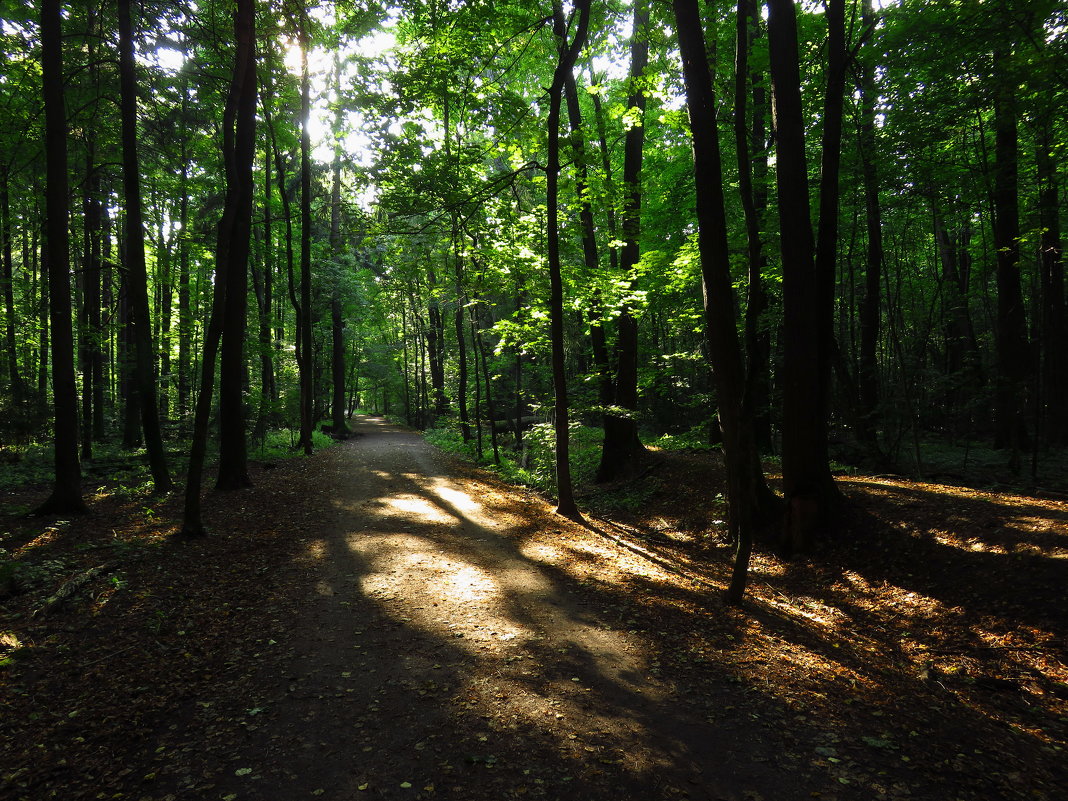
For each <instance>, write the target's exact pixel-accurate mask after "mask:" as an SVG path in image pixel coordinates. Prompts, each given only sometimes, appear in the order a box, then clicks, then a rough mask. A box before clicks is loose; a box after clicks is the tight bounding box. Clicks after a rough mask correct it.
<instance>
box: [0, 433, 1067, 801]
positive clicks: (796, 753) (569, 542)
mask: <svg viewBox="0 0 1068 801" xmlns="http://www.w3.org/2000/svg"><path fill="white" fill-rule="evenodd" d="M658 458H661V459H662V460H663V461H662V462H661V463H659V466H658V467H656V469H655V470H654V471H653V472H651V473H650V474H649V477H647V478H646V479H644V480H643V492H644V495H643V497H644V498H646V501H645V502H644V503H643V505H642V508H641V509H640V510H638V511H636V512H632V513H630V514H629V515H627V514H621V513H618V512H614V513H605V514H603V515H592V516H591V520H592V522H591V524H590V525H589V526H588V527H581V526H576V525H573V524H571V523H569V522H567V521H564V520H561V519H560V518H559V516H557V515H554V514H553V513H552V507H551V506H550V505H549V504H548V503H546V502H545V501H544V500H542V499H539V498H537V497H535V496H533V495H531V494H529V493H526V492H523V491H519V490H516V489H514V488H510V487H507V486H505V485H503V484H501V483H500V482H498V481H496V480H495V479H493V478H492V477H489V476H487V475H485V474H483V473H481V472H479V471H477V470H473V469H471V468H469V467H466V466H464V465H461V464H456V463H452V462H449V461H448V460H446V459H443V458H442V457H440V456H438V455H435V454H434V452H433V451H431V450H430V449H429V448H427V446H426V445H425V444H423V443H422V441H421V440H419V439H418V437H416V436H415V435H414V434H411V433H406V432H403V431H401V430H399V429H395V428H390V427H388V426H385V425H382V424H380V423H364V424H362V428H361V436H360V437H358V438H357V439H355V440H353V441H351V442H349V443H346V444H345V445H342V446H339V447H337V448H333V449H330V450H328V451H325V452H323V453H321V454H318V455H317V456H316V457H314V458H313V459H311V460H293V461H292V462H290V463H287V464H284V465H282V466H279V467H278V468H277V469H273V470H272V471H270V472H269V473H267V472H263V473H260V474H257V476H256V480H257V482H258V487H257V489H256V490H255V491H254V492H255V493H258V495H256V496H253V495H252V494H247V495H241V496H233V495H227V496H221V495H215V494H210V493H209V494H208V495H206V496H205V497H206V502H207V505H208V512H209V515H210V517H211V525H212V527H213V530H214V531H215V532H216V534H215V535H214V536H213V537H210V538H208V539H206V540H203V541H197V542H195V543H185V544H176V543H170V542H167V541H166V540H165V539H164V538H163V536H162V533H161V532H165V531H168V530H173V528H174V526H175V522H174V519H173V515H171V516H168V515H170V513H169V512H168V510H167V508H166V507H163V506H160V507H155V508H148V507H147V505H146V504H143V503H134V504H132V505H131V506H130V508H129V513H128V519H127V520H126V522H125V523H123V524H121V525H120V524H117V523H109V525H108V527H107V528H106V529H104V530H102V531H100V533H99V535H98V536H96V538H95V539H94V538H93V537H88V538H87V537H86V535H85V533H84V532H83V531H79V533H78V537H77V538H76V539H73V538H71V537H68V535H69V534H70V533H71V532H70V531H68V530H67V529H64V530H62V531H50V530H49V528H48V526H46V525H42V526H39V527H37V528H35V529H33V530H29V529H27V531H26V533H25V535H24V536H23V537H22V539H21V540H20V542H19V543H17V544H16V547H22V548H23V549H24V551H23V552H25V553H29V554H31V555H33V556H34V557H38V556H40V557H46V556H48V555H49V554H53V555H54V554H57V553H58V554H60V558H52V557H48V558H47V559H44V558H42V561H40V562H39V564H40V565H41V568H42V570H44V569H51V568H50V565H52V564H53V563H54V564H57V565H59V564H60V563H62V566H66V569H68V570H69V569H71V568H70V565H72V564H74V562H75V560H80V561H79V562H78V564H80V565H81V566H82V568H91V567H94V566H98V565H101V564H103V565H105V566H106V569H107V570H109V571H111V572H109V573H103V574H100V577H99V579H97V580H94V583H92V585H91V595H90V597H89V599H88V601H87V602H86V603H85V604H84V606H83V607H82V608H83V609H84V612H85V614H84V616H82V617H72V618H71V619H67V618H65V617H63V616H57V617H56V618H55V619H54V622H53V620H52V619H50V618H49V617H47V616H37V617H33V616H32V614H31V613H32V612H33V608H32V607H27V608H26V609H24V610H23V611H22V614H23V617H22V618H21V619H19V620H18V621H15V622H7V623H5V626H6V628H5V629H4V630H3V631H2V632H0V635H3V637H2V638H0V649H6V650H5V653H6V651H10V650H16V649H17V650H18V651H20V652H24V653H28V654H30V656H29V657H27V658H26V661H25V662H20V665H24V667H20V668H19V671H18V672H16V673H12V674H9V675H8V676H4V675H3V674H0V680H5V681H9V682H10V683H11V686H12V687H15V688H17V689H19V688H21V690H22V692H24V693H25V694H21V693H20V692H13V693H11V694H9V695H8V696H5V700H4V703H5V705H6V706H5V708H4V709H3V710H2V711H3V713H4V715H5V717H4V720H5V721H14V723H10V724H8V725H9V728H10V733H11V734H12V735H13V737H12V738H9V739H8V740H6V741H5V742H6V744H5V745H4V746H0V747H3V748H6V749H7V751H6V753H7V754H8V755H9V761H10V762H11V763H12V764H14V765H15V766H16V767H15V771H14V773H13V775H14V776H15V778H14V779H12V781H13V782H14V783H15V784H16V785H17V786H20V787H22V786H25V787H27V788H29V789H28V790H26V791H25V792H26V793H28V795H27V797H29V798H34V799H35V798H36V797H43V796H42V795H41V793H38V792H37V790H40V789H41V788H42V787H44V786H46V785H48V786H52V785H54V784H55V782H56V781H57V779H56V777H57V776H63V777H65V778H64V779H63V782H65V783H66V786H68V787H74V788H83V789H85V792H81V791H80V790H77V791H74V792H71V793H68V797H71V798H79V797H86V798H88V797H95V795H96V794H97V793H99V792H100V791H101V790H100V787H102V786H105V785H106V786H107V787H108V790H109V791H114V792H125V793H127V795H130V797H136V798H138V799H141V798H150V799H152V801H161V800H162V799H164V798H167V797H168V795H171V796H173V798H174V799H175V801H185V799H189V800H190V801H194V800H195V801H200V799H202V798H226V797H228V796H231V795H232V796H233V797H235V798H236V799H241V801H276V799H278V798H280V797H285V798H302V797H322V798H325V799H337V801H349V800H350V799H352V798H359V797H363V796H364V794H366V797H368V798H371V797H376V794H377V796H378V797H383V798H390V797H401V795H403V797H411V798H413V799H422V800H424V801H431V800H432V799H434V798H439V797H456V798H464V799H472V800H474V801H489V800H490V799H493V801H499V799H523V801H525V799H527V798H531V799H534V798H537V799H549V798H573V797H582V798H584V799H599V800H600V799H603V801H618V799H619V798H643V799H644V798H650V799H681V798H686V797H690V798H705V799H717V800H718V799H720V798H725V799H731V801H745V800H746V799H753V798H757V797H764V798H767V799H770V798H776V799H783V801H799V799H808V798H816V797H818V798H823V799H832V798H833V799H838V801H852V800H853V799H857V801H860V800H861V799H863V800H864V801H868V799H878V800H880V801H881V800H882V799H887V800H888V801H894V800H895V799H919V798H923V799H928V798H930V799H935V798H937V799H942V798H952V799H960V800H961V801H987V799H991V798H998V799H1011V800H1012V801H1022V799H1025V798H1026V799H1028V801H1032V800H1033V799H1039V800H1041V799H1046V800H1047V801H1053V799H1059V798H1060V797H1062V795H1063V793H1061V792H1059V790H1060V789H1061V788H1062V787H1063V775H1064V774H1063V756H1064V752H1063V750H1059V749H1063V748H1064V747H1065V745H1066V743H1068V726H1066V721H1068V667H1066V665H1065V658H1066V657H1065V649H1064V643H1065V636H1066V634H1068V632H1066V631H1065V621H1064V617H1063V597H1064V595H1063V592H1064V587H1065V586H1068V575H1066V572H1065V571H1066V567H1068V564H1066V561H1065V559H1064V558H1062V557H1063V555H1064V554H1065V545H1066V543H1068V524H1066V521H1068V505H1065V504H1063V503H1060V502H1056V501H1048V500H1039V499H1032V498H1021V497H1019V496H1011V495H1005V494H997V493H982V492H978V491H965V490H960V489H958V488H941V487H938V486H935V485H924V484H918V483H914V482H908V481H904V480H896V479H894V480H889V479H873V480H870V481H868V480H864V479H860V478H850V479H848V480H844V481H843V482H842V483H843V486H844V487H845V491H846V494H847V496H848V497H849V499H850V503H849V505H848V507H847V510H846V519H845V520H844V522H843V527H842V536H841V537H840V538H839V539H838V540H837V541H835V540H832V541H830V542H828V544H827V545H826V546H825V547H824V548H823V549H822V550H821V551H820V552H819V553H817V554H816V555H814V556H813V557H811V558H806V559H799V560H796V561H794V562H785V561H782V560H780V559H778V558H777V557H775V556H774V555H772V554H770V553H768V552H766V551H763V550H758V552H757V553H756V554H755V555H754V560H753V565H752V567H753V569H752V575H751V583H750V594H749V596H748V598H747V601H746V604H745V606H744V607H743V608H741V609H736V608H732V607H727V606H724V605H723V603H722V602H721V600H720V597H721V593H722V589H723V587H724V586H725V583H726V581H727V580H728V578H729V573H730V560H731V556H732V551H731V548H730V547H729V546H727V544H726V543H724V542H723V541H722V538H721V534H722V527H721V526H720V525H719V521H721V520H722V515H723V511H722V508H721V507H717V505H716V504H712V503H708V502H707V500H706V496H707V494H708V492H709V488H710V487H716V486H720V485H721V477H720V474H719V473H718V472H717V471H719V470H721V467H720V466H719V465H718V463H717V462H716V460H712V459H708V460H706V461H703V462H702V461H699V460H698V459H697V457H695V456H692V455H681V456H679V457H678V458H677V460H676V459H675V457H673V456H669V455H661V456H660V457H658ZM673 460H674V461H673ZM943 490H944V491H943ZM254 497H255V498H256V500H255V501H253V500H252V499H253V498H254ZM111 517H112V518H115V519H118V518H117V515H115V514H112V515H111ZM49 525H50V524H49ZM29 543H32V545H31V546H29V547H30V550H29V551H26V550H25V548H26V547H27V544H29ZM976 544H979V545H981V546H982V547H981V548H977V547H975V545H976ZM74 545H77V546H78V547H77V548H75V547H73V546H74ZM60 548H66V550H65V551H59V550H57V549H60ZM997 548H1004V549H1005V552H1004V553H1001V552H998V551H997V550H996V549H997ZM75 622H76V623H77V625H73V623H75ZM8 633H10V636H7V635H8ZM0 657H3V653H0ZM157 676H158V677H164V676H165V677H166V681H165V682H160V681H156V678H155V677H157ZM75 677H76V678H75ZM142 686H144V687H146V688H148V689H147V690H146V691H139V690H137V689H136V688H139V687H142ZM31 689H32V692H31V691H30V690H31ZM54 699H63V700H62V701H58V700H57V701H55V703H52V701H53V700H54ZM53 707H54V709H55V710H57V711H56V713H55V714H52V713H51V712H50V711H49V710H50V709H52V708H53ZM31 711H32V712H36V713H37V714H38V715H39V717H38V718H36V719H31V717H30V713H31ZM69 712H76V714H75V716H74V717H68V713H69ZM77 738H81V740H82V741H78V739H77ZM19 743H24V744H25V747H23V746H20V745H19ZM35 743H41V744H42V745H43V746H44V748H43V749H41V748H37V747H36V746H34V745H33V744H35ZM31 746H32V747H31ZM61 759H62V760H63V764H62V765H60V763H59V760H61ZM116 761H122V762H123V763H125V764H130V765H137V766H138V773H137V782H139V783H140V784H138V786H136V787H132V785H129V784H122V781H123V780H122V779H121V778H120V779H115V778H114V771H113V770H112V766H113V765H114V764H115V763H116ZM43 766H51V767H49V768H48V769H47V770H46V769H45V767H43ZM238 771H240V772H238ZM148 774H152V775H153V776H154V777H155V778H153V779H151V780H143V779H141V778H140V777H142V776H145V775H148ZM784 776H788V777H790V781H789V783H788V786H787V785H784V783H783V782H784V779H783V777H784ZM108 777H110V778H108ZM107 781H112V782H116V781H117V782H118V783H117V784H115V783H113V784H106V783H107ZM127 781H128V782H132V781H133V779H132V778H131V779H129V780H127ZM149 781H150V782H151V784H144V782H149ZM318 790H322V793H318V792H316V791H318ZM34 793H37V794H36V795H34ZM79 793H81V794H79ZM131 793H132V795H131ZM398 794H400V795H398Z"/></svg>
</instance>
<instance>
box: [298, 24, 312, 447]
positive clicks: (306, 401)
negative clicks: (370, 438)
mask: <svg viewBox="0 0 1068 801" xmlns="http://www.w3.org/2000/svg"><path fill="white" fill-rule="evenodd" d="M307 16H308V12H307V10H304V11H301V12H300V32H299V34H300V76H301V77H300V120H301V123H300V309H301V311H300V314H299V315H298V323H297V329H298V331H299V334H298V336H299V338H300V349H301V353H302V354H303V355H302V359H301V362H300V442H299V446H300V447H302V448H303V449H304V454H305V456H311V453H312V427H313V426H314V425H315V419H314V412H313V409H314V404H315V373H314V370H315V367H314V365H315V360H314V359H313V357H312V322H311V225H312V222H311V132H310V131H309V130H308V125H309V124H310V122H311V120H310V117H311V79H310V78H309V76H308V47H309V42H308V32H307V30H306V27H307V24H308V19H307Z"/></svg>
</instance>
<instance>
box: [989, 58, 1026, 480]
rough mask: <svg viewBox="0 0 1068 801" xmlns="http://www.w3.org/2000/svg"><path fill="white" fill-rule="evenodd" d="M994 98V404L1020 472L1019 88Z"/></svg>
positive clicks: (1004, 84) (1001, 64)
mask: <svg viewBox="0 0 1068 801" xmlns="http://www.w3.org/2000/svg"><path fill="white" fill-rule="evenodd" d="M994 63H995V71H996V72H997V74H998V75H1000V76H1004V75H1005V71H1006V69H1007V65H1006V59H1005V56H1004V54H1002V53H995V55H994ZM998 84H999V85H998V87H997V91H996V95H995V98H994V250H995V252H996V253H997V287H998V302H997V323H996V345H997V367H998V372H997V383H996V384H995V393H994V402H995V415H996V424H997V429H996V447H1000V448H1008V449H1009V450H1010V456H1009V461H1010V466H1011V467H1012V468H1013V469H1014V470H1015V469H1018V468H1019V460H1020V452H1021V450H1022V449H1023V448H1024V447H1025V446H1026V439H1027V428H1026V423H1025V422H1024V420H1025V415H1026V411H1027V397H1026V393H1027V385H1028V377H1029V375H1030V369H1029V366H1030V364H1031V359H1030V355H1029V351H1030V345H1029V344H1028V341H1027V320H1026V318H1025V315H1024V304H1023V292H1022V289H1021V286H1020V208H1019V186H1018V175H1017V174H1018V170H1019V168H1018V163H1017V162H1018V158H1019V156H1018V152H1017V148H1018V145H1017V132H1016V110H1015V108H1014V98H1013V93H1014V91H1015V86H1014V85H1013V84H1012V83H1011V82H1010V81H1009V80H1008V79H1007V78H1005V77H1002V78H1000V79H999V81H998Z"/></svg>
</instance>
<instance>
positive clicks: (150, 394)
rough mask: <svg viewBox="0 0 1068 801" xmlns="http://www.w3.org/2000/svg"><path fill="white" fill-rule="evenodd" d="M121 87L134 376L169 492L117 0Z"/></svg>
mask: <svg viewBox="0 0 1068 801" xmlns="http://www.w3.org/2000/svg"><path fill="white" fill-rule="evenodd" d="M118 17H119V83H120V90H121V95H122V103H121V116H122V176H123V189H124V195H125V200H126V206H125V211H126V277H127V283H126V288H127V302H128V303H129V305H130V328H131V333H132V335H133V346H134V376H135V380H136V382H137V401H138V404H139V406H140V412H141V430H142V432H143V433H144V437H145V449H146V451H147V452H148V464H149V468H150V469H151V471H152V482H153V484H154V486H155V488H156V492H168V491H169V490H170V489H171V487H172V484H171V476H170V471H169V470H168V468H167V455H166V453H165V452H164V449H163V432H162V431H161V430H160V424H159V405H158V403H157V398H156V377H155V370H154V362H155V352H154V350H153V347H152V328H151V326H152V321H151V318H150V316H149V311H148V271H147V268H146V265H145V228H144V220H143V218H142V214H141V171H140V166H139V164H138V159H137V77H136V74H135V66H134V45H133V26H132V25H131V23H130V0H118Z"/></svg>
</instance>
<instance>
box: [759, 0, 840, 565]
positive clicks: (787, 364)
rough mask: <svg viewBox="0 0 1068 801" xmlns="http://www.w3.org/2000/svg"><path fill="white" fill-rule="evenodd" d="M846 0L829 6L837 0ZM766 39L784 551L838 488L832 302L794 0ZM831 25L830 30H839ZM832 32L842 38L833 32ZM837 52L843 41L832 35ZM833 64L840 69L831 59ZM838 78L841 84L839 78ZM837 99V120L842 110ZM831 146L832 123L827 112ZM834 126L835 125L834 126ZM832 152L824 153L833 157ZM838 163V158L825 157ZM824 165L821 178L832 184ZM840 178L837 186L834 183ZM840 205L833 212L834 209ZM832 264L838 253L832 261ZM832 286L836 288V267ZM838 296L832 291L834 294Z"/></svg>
mask: <svg viewBox="0 0 1068 801" xmlns="http://www.w3.org/2000/svg"><path fill="white" fill-rule="evenodd" d="M839 5H840V0H836V2H834V3H832V6H829V8H828V13H830V8H831V7H835V8H837V7H838V6H839ZM768 9H769V15H768V44H769V55H770V61H771V80H772V93H773V112H774V121H775V133H776V142H777V144H776V162H775V173H776V181H777V183H778V188H779V232H780V233H779V236H780V243H781V254H782V255H781V258H782V268H783V368H782V393H783V414H782V429H783V430H782V463H783V466H782V469H783V490H784V492H785V495H786V502H787V514H786V521H785V523H786V525H785V532H784V533H785V537H784V550H785V551H786V552H788V553H789V552H791V551H799V550H805V549H806V548H808V547H809V544H810V542H811V539H812V536H813V534H814V533H815V530H816V529H817V528H820V527H822V526H824V525H825V524H826V522H827V520H828V517H829V512H830V507H831V505H832V504H833V502H834V499H835V496H836V493H837V490H836V488H835V486H834V480H833V479H832V477H831V472H830V467H829V463H828V458H827V395H828V388H827V379H828V377H829V373H828V368H829V353H828V352H827V351H828V348H827V344H828V337H827V332H828V331H829V330H830V327H831V325H832V319H833V315H832V312H833V309H832V308H826V306H827V303H826V301H827V298H826V283H827V282H826V280H825V275H824V273H823V272H820V271H818V270H817V265H816V259H815V257H814V245H813V238H812V221H811V216H810V206H809V196H808V170H807V166H806V161H805V128H804V115H803V109H802V105H801V74H800V68H799V64H798V45H797V11H796V8H795V6H794V0H769V2H768ZM834 27H835V26H832V33H834V32H835V31H834ZM831 38H836V37H834V36H832V37H831ZM829 49H830V53H829V55H831V56H833V57H834V58H835V59H837V58H838V52H837V51H838V47H837V46H836V45H835V44H834V43H829ZM828 69H829V71H832V72H833V71H835V70H834V69H833V68H832V67H831V66H830V65H829V67H828ZM833 83H835V79H834V77H833V76H832V77H831V78H829V81H828V103H827V104H825V114H827V113H828V112H829V113H830V114H831V115H832V116H834V115H835V107H834V105H833V104H832V102H831V97H830V93H831V86H832V84H833ZM839 86H840V84H839ZM840 111H841V106H840V100H839V106H838V120H837V122H838V124H840V122H841V118H840ZM824 125H825V132H824V141H825V146H826V143H827V141H828V139H829V135H828V132H827V130H826V128H827V126H831V127H832V128H833V126H834V125H835V120H833V119H832V120H828V119H825V120H824ZM831 133H832V134H833V131H832V132H831ZM829 157H830V154H827V155H826V156H825V158H829ZM826 168H831V169H833V170H834V172H835V175H834V178H835V179H837V165H836V164H831V165H825V169H826ZM831 177H832V176H830V175H828V174H827V173H826V172H825V173H824V176H823V179H822V180H823V181H824V182H827V184H828V185H827V186H826V189H828V190H832V191H834V190H833V189H832V186H831V185H830V178H831ZM836 185H837V184H836V181H835V184H834V186H836ZM821 206H823V208H824V209H826V211H825V215H826V217H825V218H824V217H821V219H826V223H825V225H827V226H830V225H831V224H832V221H831V220H830V219H829V215H830V213H831V208H835V209H836V205H835V206H833V207H832V206H831V205H830V203H829V202H828V203H827V204H826V205H824V204H823V203H821ZM836 213H837V212H835V214H836ZM824 232H825V233H824V236H823V237H821V240H822V242H823V245H824V247H823V250H822V251H821V267H822V268H823V269H824V270H825V269H826V264H827V262H828V260H829V259H831V258H832V255H833V251H832V252H828V248H829V247H830V246H831V245H832V244H833V242H834V240H833V238H831V237H830V236H829V229H828V228H825V229H824ZM831 263H832V265H833V261H831ZM831 288H832V290H833V272H832V281H831ZM832 300H833V296H832Z"/></svg>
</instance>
